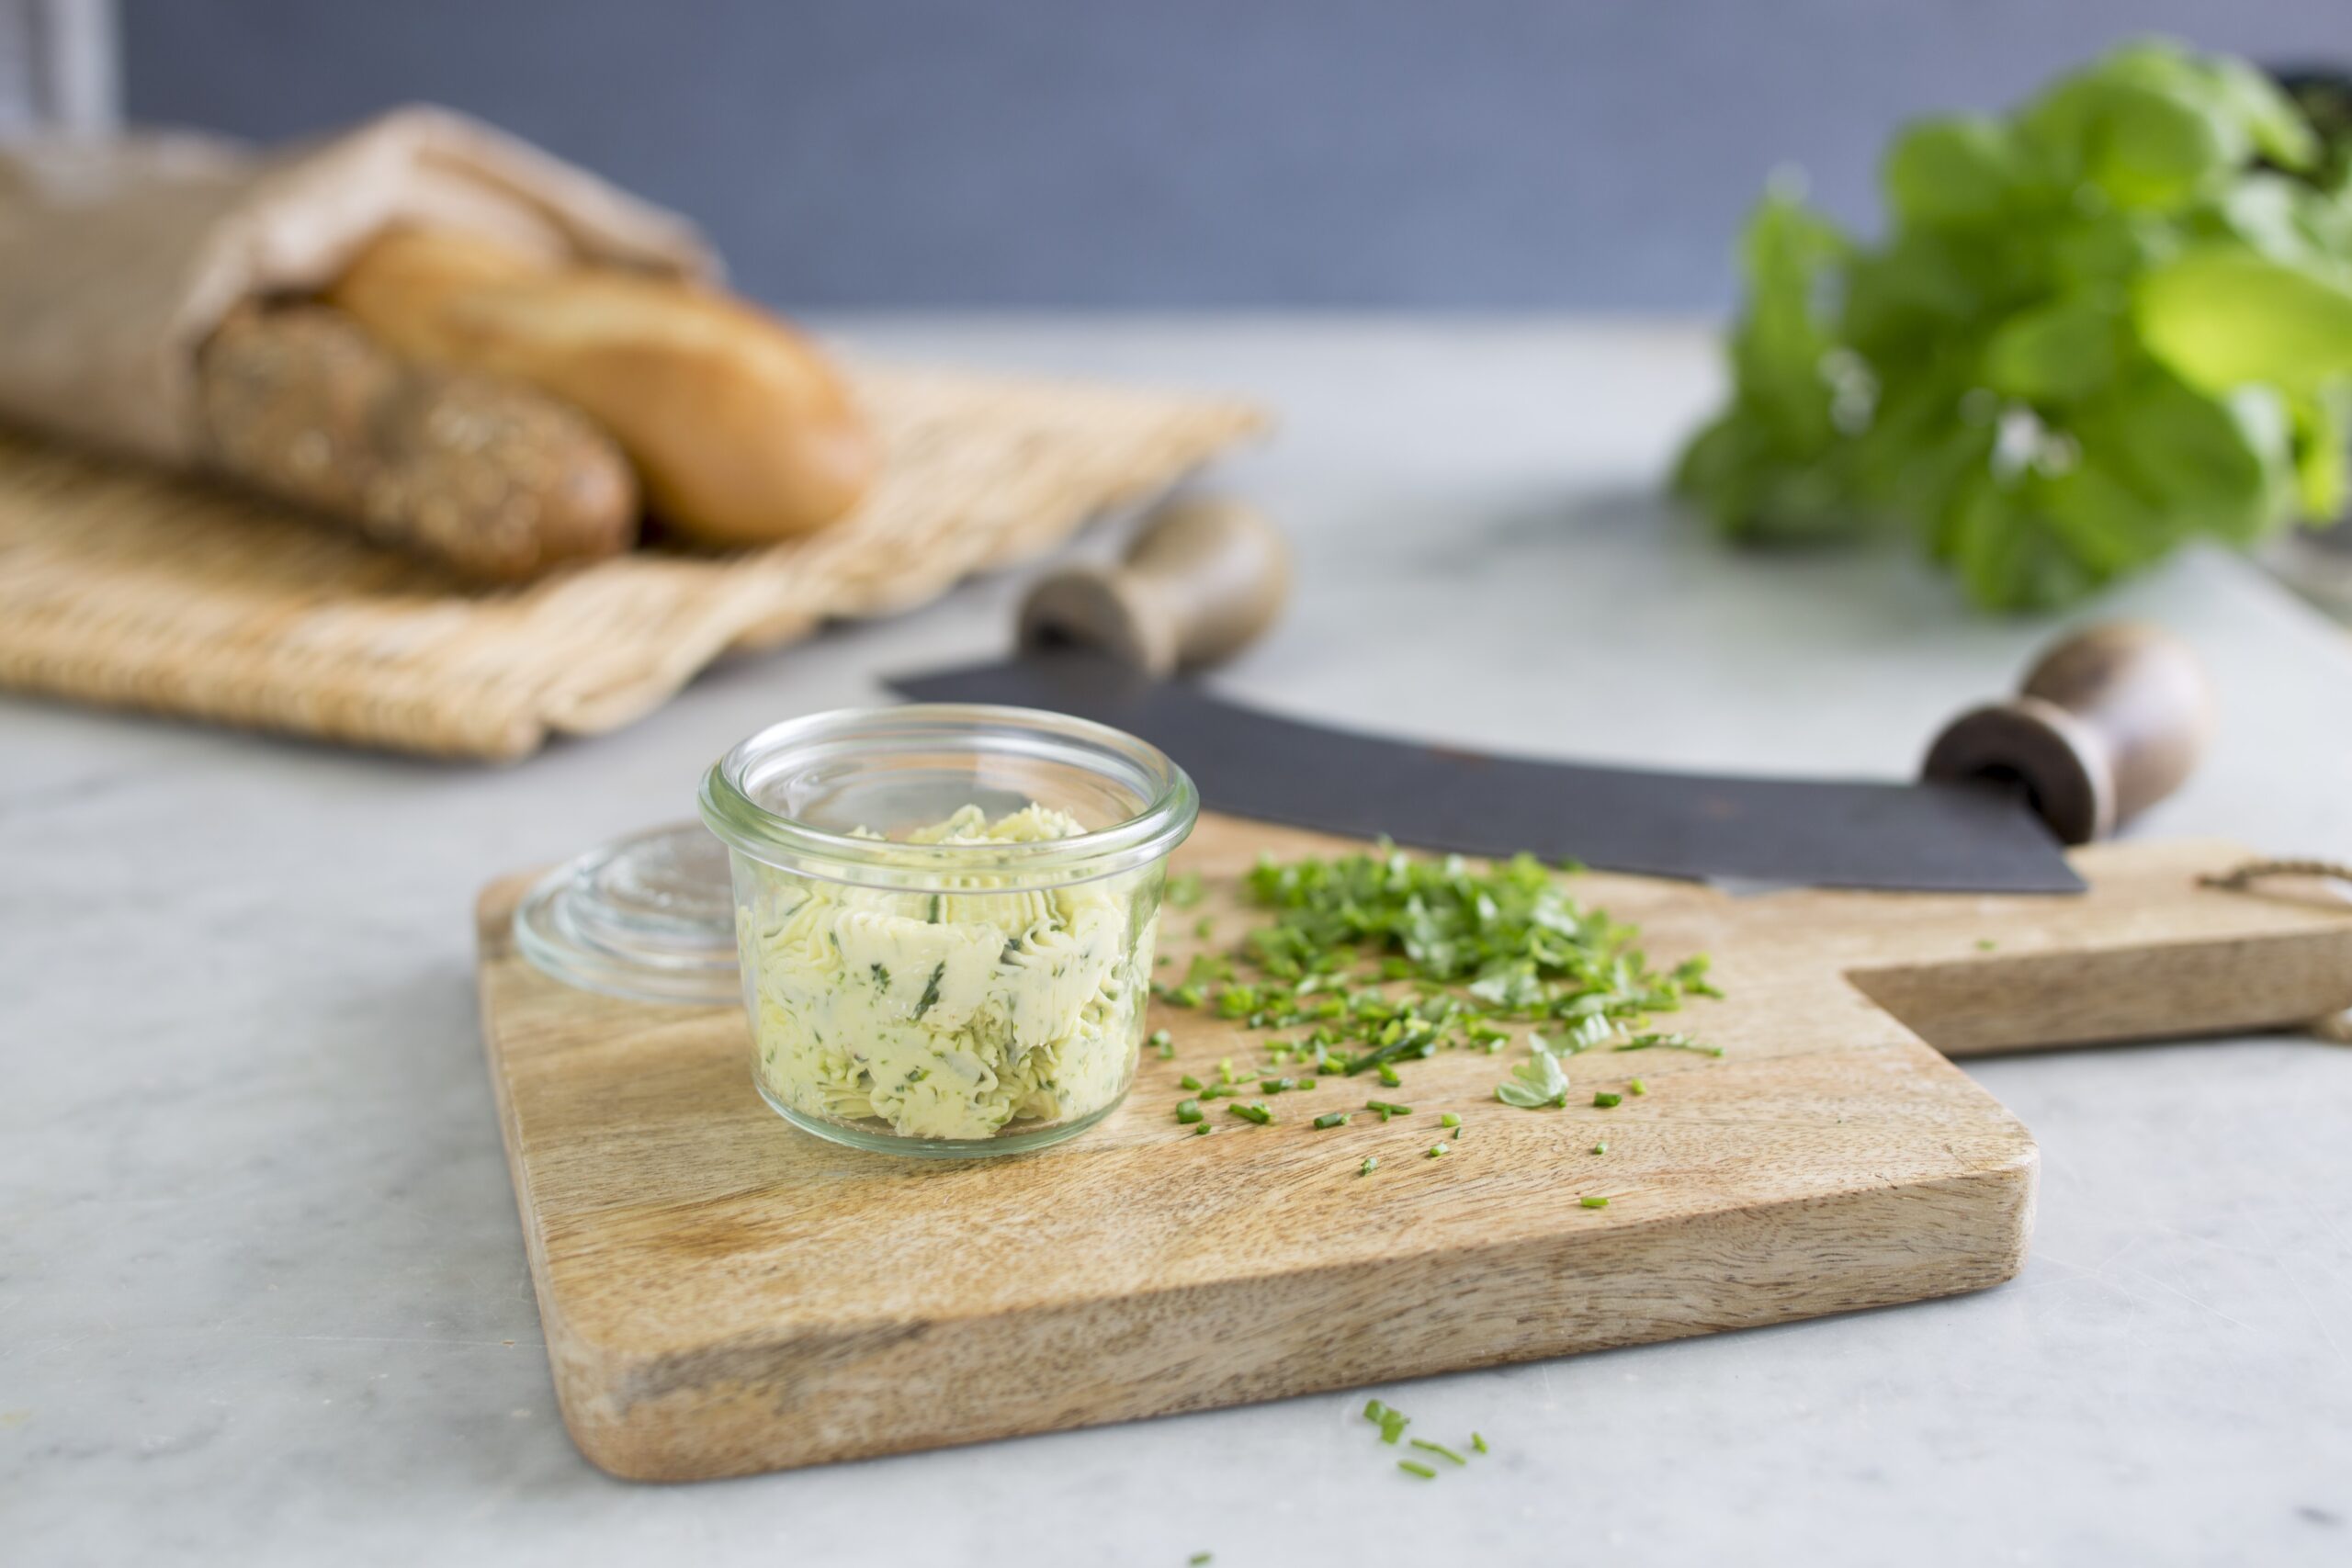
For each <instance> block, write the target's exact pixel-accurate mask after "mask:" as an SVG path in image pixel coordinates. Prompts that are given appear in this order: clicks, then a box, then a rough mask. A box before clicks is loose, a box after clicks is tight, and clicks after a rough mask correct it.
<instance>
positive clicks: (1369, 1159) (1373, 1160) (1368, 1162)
mask: <svg viewBox="0 0 2352 1568" xmlns="http://www.w3.org/2000/svg"><path fill="white" fill-rule="evenodd" d="M1379 1168H1380V1160H1379V1158H1378V1156H1374V1155H1366V1156H1364V1161H1363V1164H1362V1165H1360V1166H1358V1167H1356V1174H1357V1175H1358V1176H1370V1175H1371V1174H1372V1173H1373V1172H1374V1171H1375V1170H1378V1169H1379Z"/></svg>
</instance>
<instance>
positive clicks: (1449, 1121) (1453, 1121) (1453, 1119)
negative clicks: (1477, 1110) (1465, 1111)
mask: <svg viewBox="0 0 2352 1568" xmlns="http://www.w3.org/2000/svg"><path fill="white" fill-rule="evenodd" d="M1437 1124H1438V1125H1439V1126H1441V1127H1459V1126H1461V1125H1462V1118H1461V1117H1459V1116H1456V1115H1455V1114H1454V1113H1453V1111H1446V1112H1445V1113H1444V1114H1443V1115H1442V1116H1440V1117H1439V1118H1438V1119H1437Z"/></svg>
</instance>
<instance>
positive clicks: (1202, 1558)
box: [1184, 1551, 1216, 1568]
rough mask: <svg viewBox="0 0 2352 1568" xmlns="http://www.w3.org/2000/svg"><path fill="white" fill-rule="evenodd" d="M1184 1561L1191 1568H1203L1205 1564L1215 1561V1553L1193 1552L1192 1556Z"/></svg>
mask: <svg viewBox="0 0 2352 1568" xmlns="http://www.w3.org/2000/svg"><path fill="white" fill-rule="evenodd" d="M1184 1561H1185V1562H1188V1563H1190V1564H1191V1565H1192V1568H1205V1564H1207V1563H1210V1562H1216V1553H1215V1552H1214V1551H1195V1552H1194V1553H1193V1555H1192V1556H1190V1557H1187V1558H1186V1559H1184Z"/></svg>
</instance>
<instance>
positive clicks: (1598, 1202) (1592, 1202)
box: [1577, 1198, 1609, 1209]
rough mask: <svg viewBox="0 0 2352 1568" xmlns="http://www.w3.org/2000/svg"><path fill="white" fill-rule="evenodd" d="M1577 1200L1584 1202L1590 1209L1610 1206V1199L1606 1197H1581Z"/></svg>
mask: <svg viewBox="0 0 2352 1568" xmlns="http://www.w3.org/2000/svg"><path fill="white" fill-rule="evenodd" d="M1577 1202H1579V1203H1581V1204H1583V1205H1584V1206H1585V1207H1586V1208H1588V1209H1606V1208H1607V1207H1609V1200H1608V1199H1606V1198H1579V1199H1577Z"/></svg>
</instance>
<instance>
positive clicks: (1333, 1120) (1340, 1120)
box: [1315, 1111, 1351, 1127]
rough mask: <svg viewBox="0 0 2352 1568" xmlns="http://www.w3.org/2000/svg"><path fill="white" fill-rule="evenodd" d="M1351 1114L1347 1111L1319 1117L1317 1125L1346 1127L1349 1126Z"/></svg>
mask: <svg viewBox="0 0 2352 1568" xmlns="http://www.w3.org/2000/svg"><path fill="white" fill-rule="evenodd" d="M1350 1114H1351V1113H1350V1112H1348V1111H1331V1112H1330V1113H1329V1114H1328V1115H1324V1116H1317V1118H1316V1119H1315V1124H1316V1125H1317V1127H1344V1126H1346V1125H1347V1124H1348V1117H1349V1115H1350Z"/></svg>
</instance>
